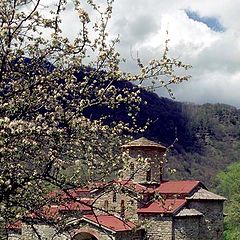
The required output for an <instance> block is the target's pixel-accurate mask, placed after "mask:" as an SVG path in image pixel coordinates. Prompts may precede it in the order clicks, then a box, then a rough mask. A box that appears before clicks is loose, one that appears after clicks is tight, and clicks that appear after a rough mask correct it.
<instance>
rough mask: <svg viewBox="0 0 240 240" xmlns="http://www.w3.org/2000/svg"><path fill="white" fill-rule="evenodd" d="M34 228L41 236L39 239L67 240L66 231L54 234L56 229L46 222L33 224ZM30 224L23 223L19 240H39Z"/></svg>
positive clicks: (68, 237)
mask: <svg viewBox="0 0 240 240" xmlns="http://www.w3.org/2000/svg"><path fill="white" fill-rule="evenodd" d="M33 227H34V229H35V230H36V231H37V233H38V234H39V235H40V236H41V240H69V239H70V236H69V234H68V233H63V234H56V233H57V229H56V228H55V227H54V226H49V225H46V224H34V225H33ZM33 227H32V226H31V225H27V224H23V226H22V236H21V238H20V240H39V238H38V235H37V233H36V232H35V231H34V229H33Z"/></svg>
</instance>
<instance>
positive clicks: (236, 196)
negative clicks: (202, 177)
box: [217, 162, 240, 240]
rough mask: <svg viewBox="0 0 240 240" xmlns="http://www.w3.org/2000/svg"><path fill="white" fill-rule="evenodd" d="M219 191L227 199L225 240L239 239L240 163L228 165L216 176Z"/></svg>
mask: <svg viewBox="0 0 240 240" xmlns="http://www.w3.org/2000/svg"><path fill="white" fill-rule="evenodd" d="M217 180H218V182H219V191H221V193H223V194H224V196H226V197H227V202H226V207H225V213H226V217H225V231H224V236H225V239H227V240H236V239H240V162H238V163H234V164H232V165H230V166H229V167H228V168H227V170H226V171H224V172H221V173H219V174H218V176H217Z"/></svg>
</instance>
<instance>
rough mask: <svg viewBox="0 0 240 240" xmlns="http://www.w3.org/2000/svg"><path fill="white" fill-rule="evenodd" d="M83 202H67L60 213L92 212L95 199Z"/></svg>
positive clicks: (83, 200)
mask: <svg viewBox="0 0 240 240" xmlns="http://www.w3.org/2000/svg"><path fill="white" fill-rule="evenodd" d="M80 201H81V202H66V203H64V204H62V205H60V206H59V210H60V211H80V212H84V211H92V207H91V205H92V203H93V199H81V200H80Z"/></svg>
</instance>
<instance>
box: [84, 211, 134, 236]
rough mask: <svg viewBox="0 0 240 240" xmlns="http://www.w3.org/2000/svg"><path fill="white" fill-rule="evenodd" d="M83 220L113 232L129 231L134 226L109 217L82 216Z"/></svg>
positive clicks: (128, 222)
mask: <svg viewBox="0 0 240 240" xmlns="http://www.w3.org/2000/svg"><path fill="white" fill-rule="evenodd" d="M83 219H86V220H90V221H91V222H93V223H94V224H97V225H100V226H103V227H106V228H108V229H110V230H112V231H114V232H122V231H130V230H132V229H133V228H134V227H135V224H134V223H132V222H130V221H125V220H122V219H120V218H117V217H115V216H110V215H98V216H96V215H90V214H89V215H84V216H83Z"/></svg>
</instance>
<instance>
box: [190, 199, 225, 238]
mask: <svg viewBox="0 0 240 240" xmlns="http://www.w3.org/2000/svg"><path fill="white" fill-rule="evenodd" d="M189 206H190V208H194V209H196V210H198V211H199V212H201V213H203V215H204V216H203V218H202V221H201V225H200V226H201V231H200V238H199V239H200V240H206V239H208V240H221V239H223V201H214V200H201V201H200V200H199V201H197V200H191V201H189Z"/></svg>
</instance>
